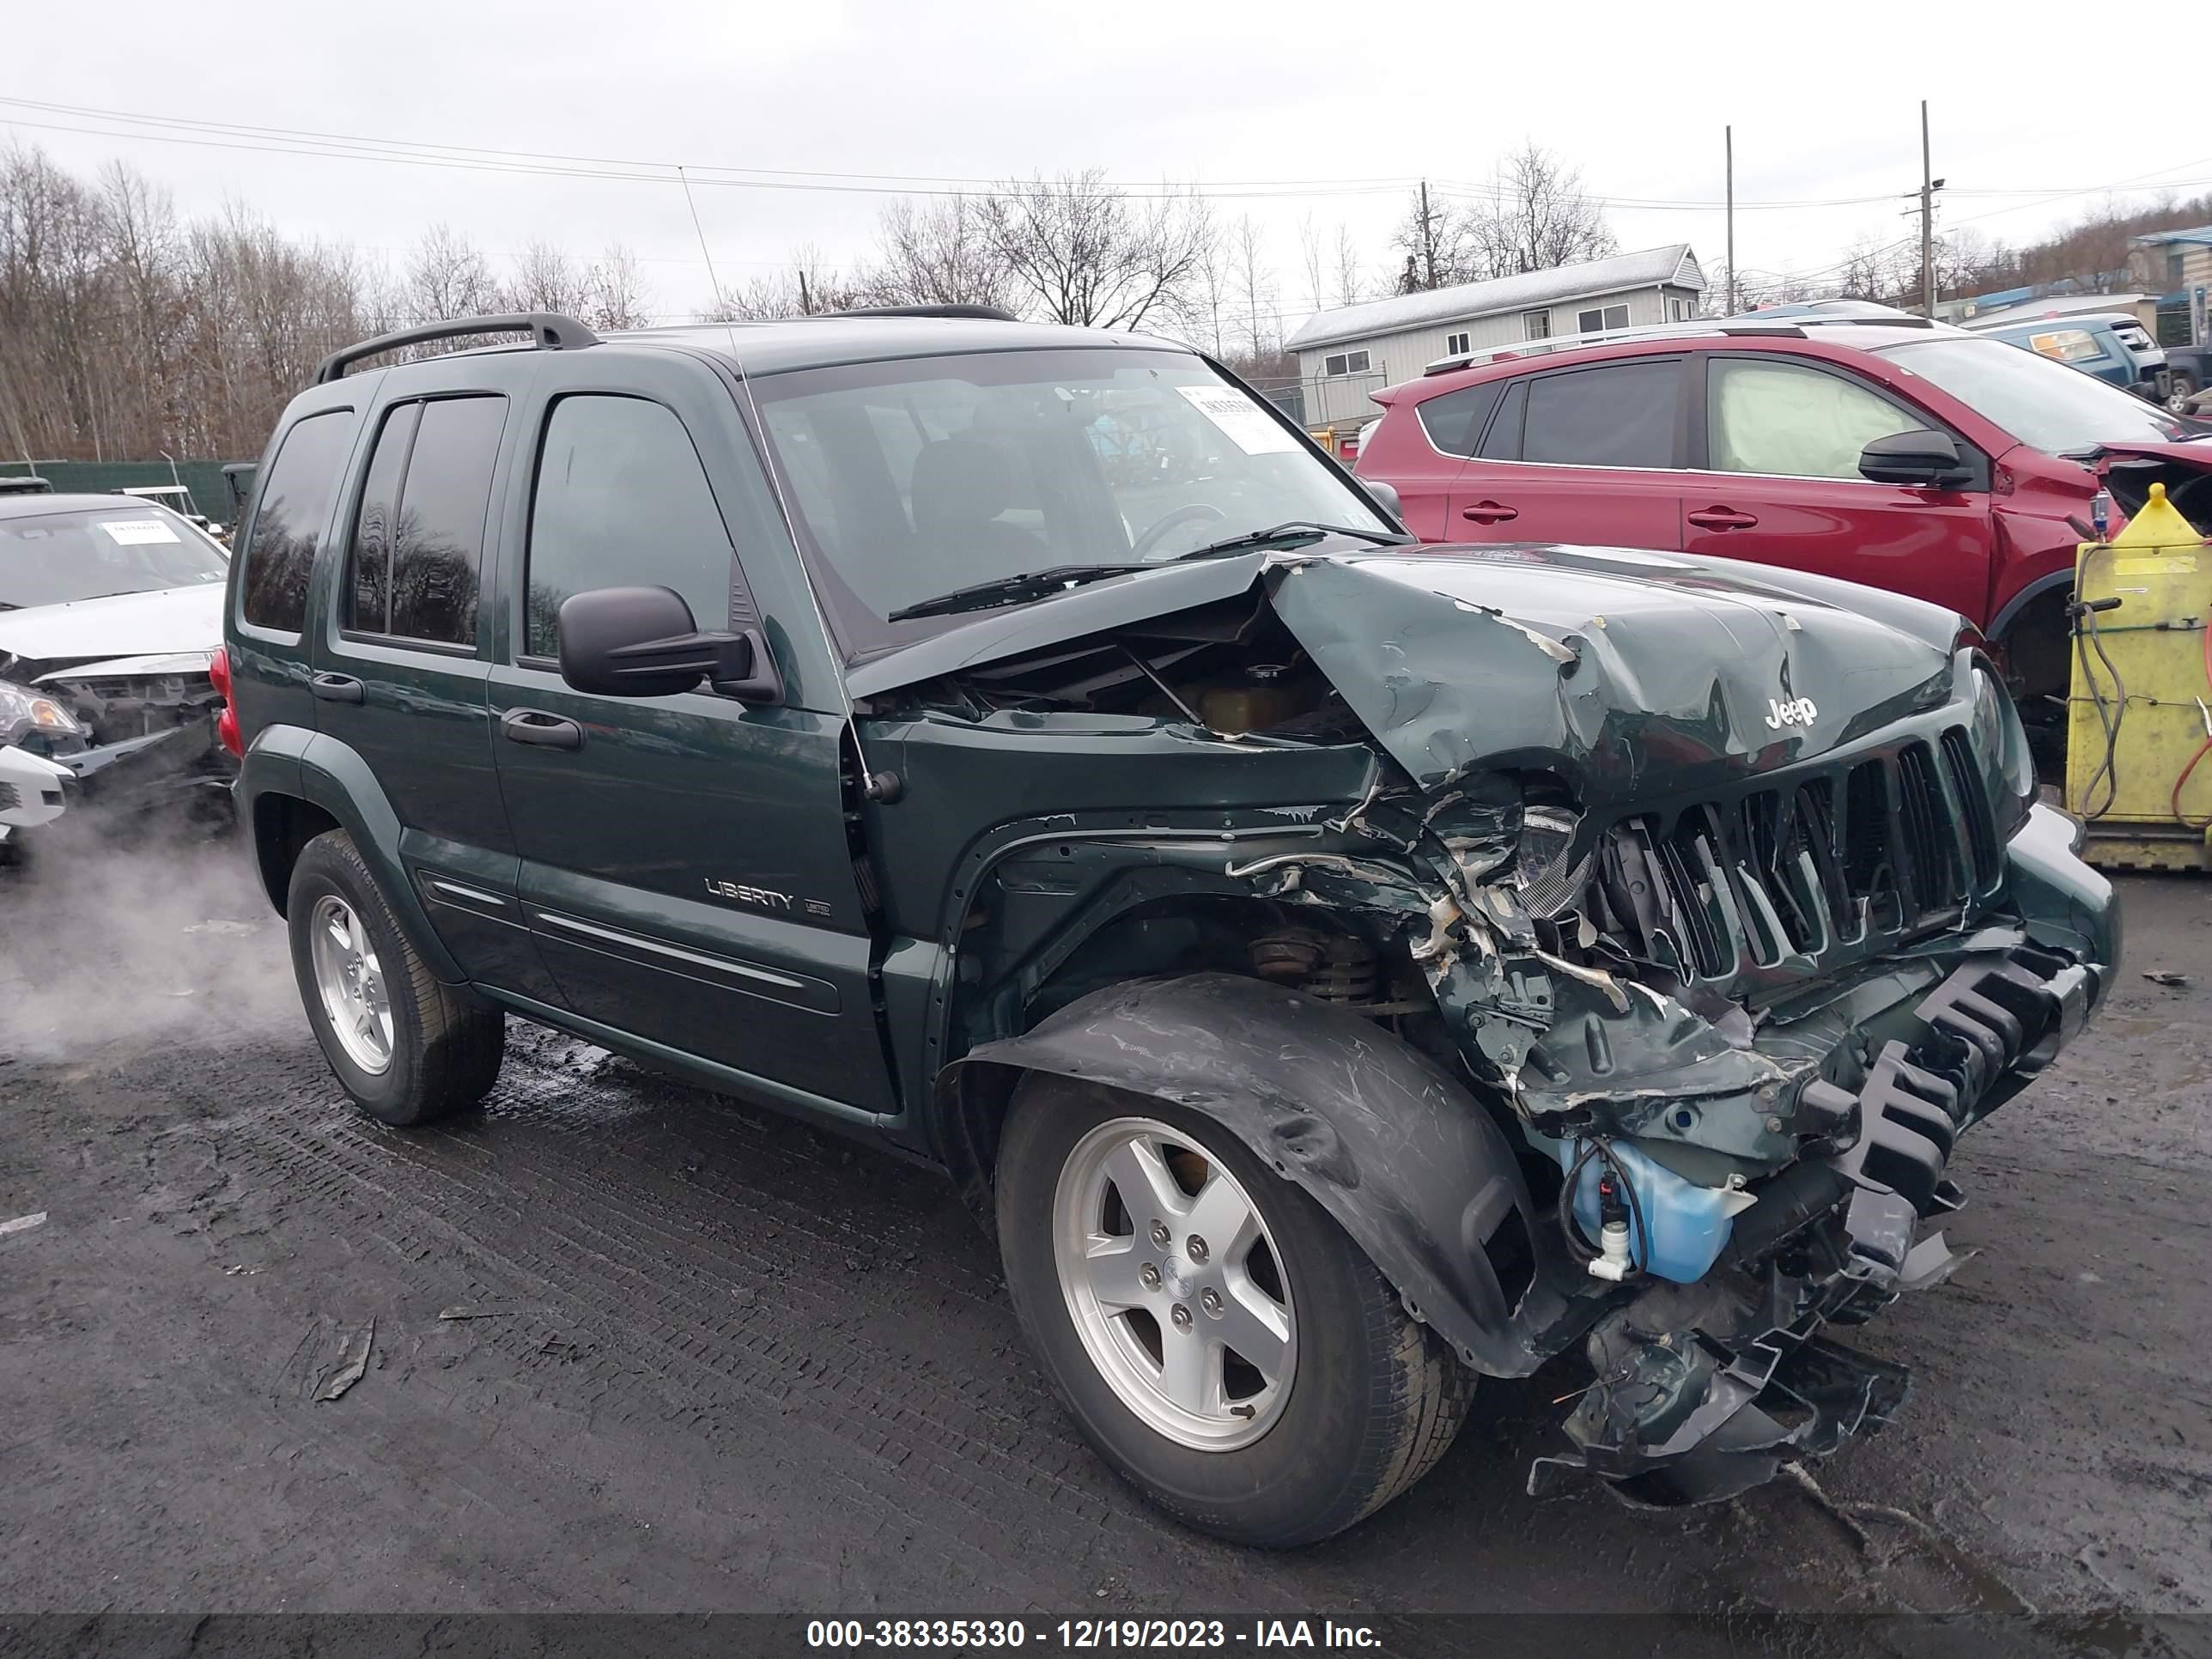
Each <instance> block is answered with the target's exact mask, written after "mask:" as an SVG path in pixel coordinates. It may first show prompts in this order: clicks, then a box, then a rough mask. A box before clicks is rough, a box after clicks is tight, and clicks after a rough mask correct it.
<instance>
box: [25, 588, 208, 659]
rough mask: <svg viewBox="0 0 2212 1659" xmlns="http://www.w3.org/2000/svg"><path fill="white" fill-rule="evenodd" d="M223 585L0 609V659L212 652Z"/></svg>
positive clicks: (159, 590)
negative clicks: (62, 603)
mask: <svg viewBox="0 0 2212 1659" xmlns="http://www.w3.org/2000/svg"><path fill="white" fill-rule="evenodd" d="M222 605H223V587H222V584H221V583H220V582H208V583H205V584H202V585H197V586H191V587H163V588H157V589H155V591H154V592H150V593H117V594H113V595H111V596H110V597H109V598H106V599H78V600H76V601H73V602H72V603H70V604H68V605H32V606H29V607H28V608H27V609H25V610H21V611H0V657H9V656H15V657H27V658H29V659H32V660H33V661H34V662H44V663H54V662H76V661H82V660H85V659H104V658H108V657H151V656H164V655H168V654H170V653H177V652H186V651H191V652H198V651H212V650H214V649H215V648H216V647H217V646H219V645H221V644H222Z"/></svg>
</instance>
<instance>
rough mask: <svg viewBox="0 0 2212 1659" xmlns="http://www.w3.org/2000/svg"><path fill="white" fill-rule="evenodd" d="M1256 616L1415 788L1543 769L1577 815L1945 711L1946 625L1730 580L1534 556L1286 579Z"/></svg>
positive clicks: (1949, 620) (1313, 569)
mask: <svg viewBox="0 0 2212 1659" xmlns="http://www.w3.org/2000/svg"><path fill="white" fill-rule="evenodd" d="M1268 580H1269V583H1270V586H1271V591H1272V595H1273V604H1274V607H1275V610H1276V612H1277V614H1278V615H1279V616H1280V617H1282V619H1283V622H1284V623H1285V625H1286V626H1287V627H1288V628H1289V629H1291V632H1292V633H1293V634H1295V635H1297V638H1298V640H1299V642H1300V643H1301V644H1303V645H1304V647H1306V649H1307V650H1308V651H1309V652H1310V653H1311V654H1312V656H1313V659H1314V660H1315V662H1316V665H1318V666H1319V667H1320V668H1321V669H1322V671H1323V672H1324V673H1326V674H1327V675H1328V678H1329V679H1330V681H1331V683H1332V684H1334V685H1335V687H1336V689H1337V690H1338V691H1339V692H1340V693H1341V694H1342V696H1343V697H1344V699H1345V701H1346V702H1347V703H1348V704H1350V705H1351V707H1352V712H1353V713H1354V714H1358V716H1359V718H1360V720H1362V721H1363V722H1364V724H1365V725H1366V726H1367V727H1368V729H1369V730H1370V732H1373V733H1374V734H1375V737H1376V739H1377V740H1378V741H1379V742H1381V743H1382V744H1383V747H1384V748H1385V749H1387V750H1389V753H1390V755H1391V757H1393V758H1394V759H1395V760H1396V761H1397V762H1398V763H1400V764H1401V765H1402V766H1404V767H1405V768H1406V769H1407V771H1409V772H1411V773H1412V774H1413V776H1414V778H1415V779H1416V780H1417V781H1419V783H1420V784H1421V785H1422V786H1423V787H1425V788H1431V789H1433V788H1435V787H1437V786H1439V785H1441V784H1443V782H1445V781H1447V780H1449V779H1450V778H1452V777H1453V776H1455V775H1457V774H1459V773H1461V772H1463V771H1466V770H1468V769H1473V768H1475V767H1478V766H1480V767H1509V768H1510V767H1511V766H1514V765H1516V764H1527V765H1529V766H1532V767H1541V768H1542V769H1547V770H1556V769H1559V768H1560V767H1561V766H1562V765H1563V764H1564V765H1565V767H1566V768H1568V769H1571V770H1573V771H1575V772H1577V773H1578V774H1579V775H1576V776H1573V777H1571V779H1570V780H1569V781H1571V783H1573V784H1574V785H1575V787H1577V792H1578V793H1580V794H1581V795H1582V796H1583V799H1584V801H1585V804H1586V805H1597V804H1599V803H1601V802H1603V801H1607V800H1608V799H1610V800H1614V801H1625V800H1628V799H1643V800H1651V799H1659V798H1664V797H1667V796H1670V795H1678V794H1682V793H1692V792H1696V791H1699V790H1703V789H1706V788H1710V787H1715V786H1718V785H1723V784H1725V783H1727V782H1728V781H1730V780H1733V779H1735V778H1739V777H1741V776H1742V775H1746V774H1747V773H1751V772H1753V771H1763V770H1767V769H1773V768H1776V767H1779V766H1784V765H1788V764H1790V763H1793V762H1796V761H1799V760H1805V759H1809V758H1811V757H1814V756H1817V755H1820V754H1821V753H1823V752H1825V751H1826V750H1829V749H1832V748H1834V747H1836V746H1837V745H1838V744H1844V743H1847V742H1850V741H1851V740H1853V739H1855V738H1857V737H1859V736H1860V735H1862V734H1863V733H1864V732H1869V731H1871V730H1874V729H1875V728H1877V727H1879V726H1884V725H1887V724H1888V723H1889V722H1890V721H1892V720H1897V719H1899V718H1900V717H1902V716H1904V715H1905V714H1910V713H1911V712H1913V711H1915V710H1917V709H1923V708H1928V707H1929V706H1931V705H1932V704H1935V703H1938V702H1942V701H1944V700H1945V699H1946V698H1948V696H1951V695H1952V649H1953V644H1954V640H1955V638H1956V631H1957V629H1958V626H1959V623H1958V618H1957V617H1954V615H1953V614H1952V613H1951V612H1949V611H1944V610H1942V608H1941V607H1938V606H1935V605H1924V604H1922V603H1920V602H1919V601H1917V600H1911V599H1899V597H1898V596H1896V595H1894V594H1887V593H1877V592H1874V591H1873V590H1871V589H1868V588H1863V587H1859V586H1855V585H1853V584H1850V583H1847V582H1837V581H1832V580H1827V579H1826V578H1822V577H1817V576H1805V575H1801V574H1797V573H1796V572H1789V571H1778V570H1773V569H1770V568H1765V567H1763V566H1753V565H1745V564H1739V563H1735V562H1731V561H1722V560H1699V559H1691V558H1686V557H1682V556H1678V555H1674V554H1664V553H1646V552H1640V551H1636V550H1629V549H1611V548H1564V547H1556V546H1549V545H1528V546H1506V547H1496V546H1490V547H1482V548H1424V549H1422V550H1420V551H1419V552H1418V553H1410V552H1401V551H1400V550H1395V549H1392V550H1377V551H1376V552H1375V553H1373V554H1364V553H1363V554H1342V555H1337V556H1331V557H1326V558H1318V559H1306V560H1301V561H1284V562H1281V563H1279V565H1278V566H1277V567H1276V568H1274V569H1273V571H1272V572H1271V573H1270V574H1269V577H1268Z"/></svg>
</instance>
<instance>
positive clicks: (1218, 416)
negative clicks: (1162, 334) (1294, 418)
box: [1176, 386, 1298, 455]
mask: <svg viewBox="0 0 2212 1659" xmlns="http://www.w3.org/2000/svg"><path fill="white" fill-rule="evenodd" d="M1176 391H1177V392H1182V395H1183V396H1184V397H1186V398H1189V399H1190V406H1191V407H1192V408H1193V409H1194V410H1197V411H1198V412H1199V413H1200V414H1201V415H1203V416H1206V419H1207V420H1209V421H1211V422H1213V423H1214V425H1216V426H1218V427H1219V428H1221V430H1222V431H1223V433H1224V434H1225V435H1227V437H1228V439H1229V441H1230V442H1231V443H1233V444H1235V445H1236V446H1237V448H1239V449H1241V450H1243V452H1244V453H1246V454H1247V455H1273V454H1275V453H1278V452H1279V451H1281V450H1285V449H1296V448H1297V447H1298V441H1297V439H1296V438H1294V437H1292V436H1291V435H1290V434H1289V433H1287V432H1285V430H1283V428H1281V427H1280V426H1279V425H1277V424H1276V423H1275V422H1273V421H1271V420H1269V419H1268V418H1267V411H1266V410H1263V409H1261V407H1260V406H1259V405H1258V404H1255V403H1254V402H1253V401H1252V400H1251V399H1250V398H1248V397H1246V396H1245V395H1244V394H1243V392H1239V391H1237V389H1236V388H1235V387H1234V386H1177V387H1176Z"/></svg>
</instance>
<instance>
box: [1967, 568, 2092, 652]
mask: <svg viewBox="0 0 2212 1659" xmlns="http://www.w3.org/2000/svg"><path fill="white" fill-rule="evenodd" d="M2073 586H2074V573H2073V572H2072V571H2071V570H2054V571H2052V572H2051V574H2049V575H2047V576H2038V577H2037V578H2036V579H2035V580H2033V581H2032V582H2030V583H2029V584H2028V585H2027V586H2025V587H2023V588H2021V590H2020V592H2017V593H2015V594H2014V595H2013V596H2012V597H2011V598H2010V599H2007V600H2006V601H2005V607H2004V609H2003V610H2002V611H1998V612H1997V614H1996V617H1994V618H1993V619H1992V620H1991V621H1990V631H1989V635H1988V637H1989V638H1990V640H1992V641H1999V640H2002V639H2003V638H2004V636H2005V635H2006V634H2007V633H2008V632H2009V631H2010V630H2011V628H2012V625H2013V624H2014V623H2016V622H2018V621H2019V620H2020V619H2021V616H2022V614H2023V613H2025V612H2026V611H2027V608H2028V606H2030V605H2033V604H2034V603H2035V602H2036V601H2037V600H2038V599H2041V598H2042V597H2043V596H2044V595H2045V594H2046V593H2048V592H2051V591H2052V590H2053V589H2054V588H2061V587H2063V588H2067V589H2069V590H2070V589H2071V588H2072V587H2073Z"/></svg>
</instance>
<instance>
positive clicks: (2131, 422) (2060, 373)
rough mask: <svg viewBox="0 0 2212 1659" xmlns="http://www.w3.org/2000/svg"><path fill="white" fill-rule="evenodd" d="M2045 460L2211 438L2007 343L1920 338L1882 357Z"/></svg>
mask: <svg viewBox="0 0 2212 1659" xmlns="http://www.w3.org/2000/svg"><path fill="white" fill-rule="evenodd" d="M1882 355H1883V356H1887V358H1888V359H1889V360H1890V361H1891V362H1893V363H1895V364H1896V365H1897V366H1898V367H1899V368H1903V369H1906V370H1908V371H1910V372H1911V373H1912V374H1917V375H1919V376H1921V377H1922V378H1923V380H1929V381H1932V382H1934V383H1935V384H1936V386H1941V387H1942V389H1943V390H1944V391H1946V392H1949V393H1950V394H1951V395H1952V396H1953V397H1954V398H1957V399H1958V400H1959V401H1960V403H1962V404H1966V406H1967V407H1969V408H1970V409H1972V410H1974V412H1975V413H1976V414H1978V415H1980V416H1984V418H1986V419H1988V420H1990V421H1993V422H1996V424H1997V425H1999V426H2001V427H2002V428H2004V429H2005V430H2006V431H2007V432H2009V433H2010V434H2012V435H2013V436H2014V437H2015V438H2017V439H2019V440H2020V441H2021V442H2022V443H2024V444H2027V445H2029V446H2031V447H2033V448H2036V449H2040V450H2042V451H2044V452H2045V453H2047V454H2052V455H2071V454H2079V453H2083V452H2084V451H2087V450H2092V449H2094V448H2096V447H2098V446H2100V444H2120V443H2175V442H2179V441H2181V440H2183V439H2186V438H2193V437H2196V436H2197V435H2200V434H2203V433H2205V432H2212V427H2207V426H2206V425H2205V424H2204V423H2203V422H2201V421H2191V420H2185V419H2181V418H2179V417H2177V416H2171V415H2166V414H2164V413H2161V412H2160V410H2157V409H2156V408H2154V407H2153V406H2152V405H2151V404H2147V403H2145V402H2144V401H2143V400H2142V398H2135V397H2130V395H2129V394H2128V393H2126V392H2122V391H2120V390H2119V389H2118V387H2116V386H2107V385H2106V384H2105V382H2104V381H2102V380H2097V379H2095V378H2094V377H2093V376H2091V375H2087V374H2083V373H2081V370H2079V369H2075V368H2067V367H2066V366H2065V365H2064V364H2063V363H2059V362H2053V361H2051V359H2050V358H2048V357H2043V356H2037V355H2036V354H2035V353H2034V352H2033V351H2023V350H2022V349H2021V348H2020V347H2018V346H2016V345H2007V344H2006V343H2004V342H2002V340H1916V341H1914V342H1912V343H1911V344H1909V345H1900V346H1891V347H1889V348H1888V349H1887V350H1886V351H1885V352H1884V353H1883V354H1882Z"/></svg>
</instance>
